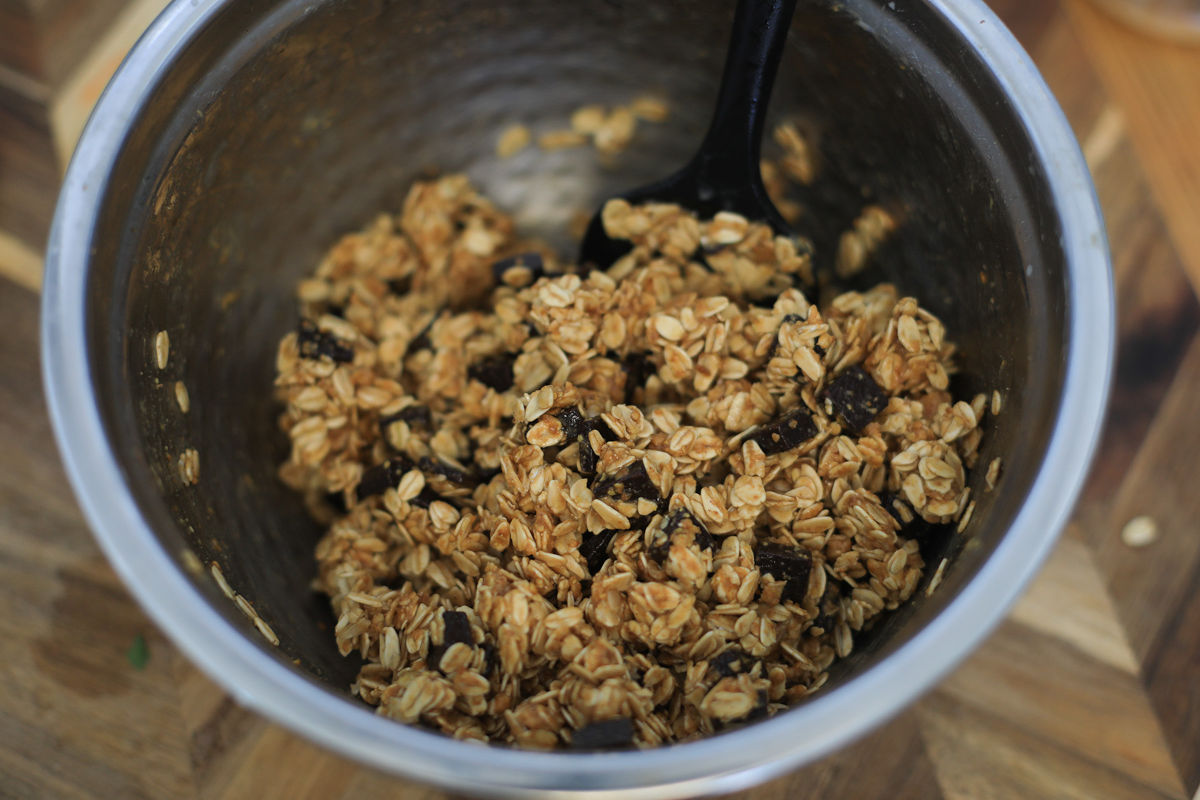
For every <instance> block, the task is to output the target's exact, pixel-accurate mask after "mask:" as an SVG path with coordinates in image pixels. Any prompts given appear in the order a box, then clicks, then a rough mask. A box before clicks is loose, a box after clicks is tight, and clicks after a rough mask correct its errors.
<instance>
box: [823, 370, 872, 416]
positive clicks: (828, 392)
mask: <svg viewBox="0 0 1200 800" xmlns="http://www.w3.org/2000/svg"><path fill="white" fill-rule="evenodd" d="M825 399H826V400H827V401H828V402H829V406H827V408H828V407H832V408H833V413H835V414H836V415H837V416H838V417H839V418H840V419H841V420H842V422H843V424H845V426H846V429H847V430H849V431H851V432H855V431H859V430H861V429H862V428H864V427H865V426H866V425H868V424H869V423H870V422H871V420H873V419H875V417H876V415H878V414H879V412H880V411H883V409H884V408H885V407H886V406H887V403H888V396H887V392H885V391H884V390H883V389H881V388H880V386H879V384H878V383H876V382H875V379H874V378H872V377H871V376H870V375H868V374H867V371H866V370H864V369H863V368H862V367H859V366H853V367H850V368H849V369H847V370H844V371H843V372H842V374H840V375H838V376H837V377H836V378H834V379H833V380H832V381H830V382H829V386H827V387H826V388H825Z"/></svg>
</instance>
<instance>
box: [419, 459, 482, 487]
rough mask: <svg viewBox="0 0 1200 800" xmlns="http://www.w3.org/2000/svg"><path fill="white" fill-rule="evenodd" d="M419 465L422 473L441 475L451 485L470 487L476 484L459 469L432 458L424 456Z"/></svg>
mask: <svg viewBox="0 0 1200 800" xmlns="http://www.w3.org/2000/svg"><path fill="white" fill-rule="evenodd" d="M418 464H419V465H420V467H421V471H422V472H425V473H432V474H434V475H441V476H442V477H443V478H445V479H446V480H448V481H450V482H451V483H457V484H458V485H459V486H470V485H473V484H474V483H475V481H472V480H471V479H470V478H469V477H468V476H467V473H465V472H463V471H462V470H461V469H459V468H458V467H452V466H450V465H449V464H447V463H446V462H444V461H442V460H440V459H437V458H432V457H431V456H424V457H423V458H422V459H421V460H420V461H419V462H418Z"/></svg>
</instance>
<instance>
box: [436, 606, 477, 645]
mask: <svg viewBox="0 0 1200 800" xmlns="http://www.w3.org/2000/svg"><path fill="white" fill-rule="evenodd" d="M442 626H443V629H444V633H443V634H442V645H443V646H444V647H449V646H450V645H452V644H457V643H459V642H462V643H463V644H469V645H472V646H474V644H475V638H474V637H473V636H472V635H471V620H470V619H468V618H467V615H466V613H465V612H463V611H443V612H442Z"/></svg>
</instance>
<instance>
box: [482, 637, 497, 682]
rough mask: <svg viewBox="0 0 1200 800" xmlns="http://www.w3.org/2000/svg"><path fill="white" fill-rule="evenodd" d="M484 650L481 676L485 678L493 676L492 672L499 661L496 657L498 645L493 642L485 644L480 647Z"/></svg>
mask: <svg viewBox="0 0 1200 800" xmlns="http://www.w3.org/2000/svg"><path fill="white" fill-rule="evenodd" d="M480 649H481V650H483V672H481V673H480V674H481V675H483V677H485V678H489V677H491V675H492V670H494V669H495V668H496V663H497V661H499V659H498V658H497V657H496V645H494V644H492V643H491V642H484V643H483V645H482V646H481V647H480Z"/></svg>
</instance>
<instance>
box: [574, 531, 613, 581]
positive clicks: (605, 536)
mask: <svg viewBox="0 0 1200 800" xmlns="http://www.w3.org/2000/svg"><path fill="white" fill-rule="evenodd" d="M616 535H617V532H616V531H600V533H585V534H584V535H583V541H582V542H580V544H579V554H580V555H581V556H583V558H584V560H585V561H587V566H588V573H590V574H591V575H595V574H596V573H597V572H599V571H600V569H601V568H602V567H603V566H604V562H605V561H608V547H609V545H611V544H612V540H613V537H614V536H616Z"/></svg>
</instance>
